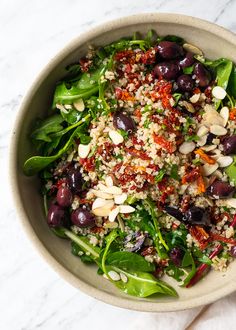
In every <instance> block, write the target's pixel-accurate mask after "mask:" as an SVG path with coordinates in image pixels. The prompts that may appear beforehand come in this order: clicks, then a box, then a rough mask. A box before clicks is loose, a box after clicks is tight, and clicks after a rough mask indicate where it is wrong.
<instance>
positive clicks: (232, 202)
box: [225, 198, 236, 209]
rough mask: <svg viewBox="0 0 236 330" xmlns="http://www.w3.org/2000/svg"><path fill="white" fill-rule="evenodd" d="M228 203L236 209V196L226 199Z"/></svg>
mask: <svg viewBox="0 0 236 330" xmlns="http://www.w3.org/2000/svg"><path fill="white" fill-rule="evenodd" d="M225 202H226V205H227V206H229V207H233V208H235V209H236V198H228V199H225Z"/></svg>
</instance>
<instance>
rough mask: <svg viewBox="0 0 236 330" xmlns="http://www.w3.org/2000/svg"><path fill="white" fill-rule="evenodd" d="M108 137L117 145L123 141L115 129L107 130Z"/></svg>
mask: <svg viewBox="0 0 236 330" xmlns="http://www.w3.org/2000/svg"><path fill="white" fill-rule="evenodd" d="M108 134H109V137H110V139H111V140H112V142H113V143H114V144H115V145H116V146H117V145H118V144H120V143H122V142H124V138H123V136H122V135H121V134H120V133H118V132H117V131H114V130H111V131H109V133H108Z"/></svg>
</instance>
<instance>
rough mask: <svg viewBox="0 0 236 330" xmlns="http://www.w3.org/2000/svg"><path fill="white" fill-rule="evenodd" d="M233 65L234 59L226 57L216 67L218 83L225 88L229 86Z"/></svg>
mask: <svg viewBox="0 0 236 330" xmlns="http://www.w3.org/2000/svg"><path fill="white" fill-rule="evenodd" d="M232 67H233V63H232V61H230V60H227V59H224V61H223V62H222V63H221V64H219V65H218V66H217V67H216V80H217V85H218V86H221V87H223V88H224V89H225V90H226V88H227V86H228V82H229V77H230V74H231V71H232Z"/></svg>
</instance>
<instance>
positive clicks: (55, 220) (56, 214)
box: [47, 204, 65, 228]
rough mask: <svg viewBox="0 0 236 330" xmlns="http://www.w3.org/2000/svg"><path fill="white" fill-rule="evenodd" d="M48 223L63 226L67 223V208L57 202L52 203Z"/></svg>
mask: <svg viewBox="0 0 236 330" xmlns="http://www.w3.org/2000/svg"><path fill="white" fill-rule="evenodd" d="M47 223H48V225H49V227H54V228H56V227H62V226H64V225H65V210H64V209H63V208H62V207H61V206H60V205H56V204H52V205H51V206H50V208H49V210H48V214H47Z"/></svg>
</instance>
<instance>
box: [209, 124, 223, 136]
mask: <svg viewBox="0 0 236 330" xmlns="http://www.w3.org/2000/svg"><path fill="white" fill-rule="evenodd" d="M210 132H211V133H212V134H215V135H217V136H222V135H225V134H227V129H225V128H224V127H222V126H220V125H211V127H210Z"/></svg>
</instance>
